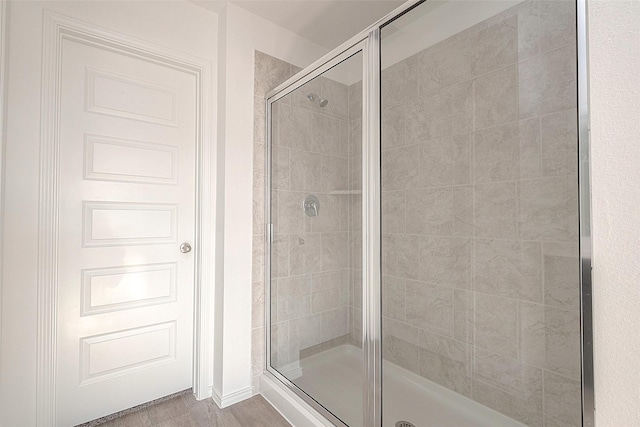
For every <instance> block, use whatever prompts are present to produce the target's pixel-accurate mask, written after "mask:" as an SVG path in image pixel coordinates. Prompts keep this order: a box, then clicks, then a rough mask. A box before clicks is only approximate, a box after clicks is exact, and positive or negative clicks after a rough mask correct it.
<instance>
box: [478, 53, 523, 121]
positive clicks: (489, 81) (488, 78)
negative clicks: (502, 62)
mask: <svg viewBox="0 0 640 427" xmlns="http://www.w3.org/2000/svg"><path fill="white" fill-rule="evenodd" d="M474 88H475V96H474V118H475V120H474V129H476V130H477V129H483V128H487V127H491V126H497V125H501V124H505V123H509V122H512V121H514V120H517V119H518V82H517V67H516V66H515V65H510V66H507V67H504V68H501V69H498V70H495V71H492V72H490V73H488V74H484V75H482V76H479V77H477V78H476V79H475V82H474Z"/></svg>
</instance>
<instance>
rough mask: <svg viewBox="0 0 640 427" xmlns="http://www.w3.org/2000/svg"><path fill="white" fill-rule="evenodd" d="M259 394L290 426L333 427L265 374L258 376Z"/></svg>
mask: <svg viewBox="0 0 640 427" xmlns="http://www.w3.org/2000/svg"><path fill="white" fill-rule="evenodd" d="M260 394H262V396H263V397H264V398H265V399H266V400H267V401H268V402H269V403H270V404H271V405H272V406H273V407H274V408H276V410H277V411H278V412H280V414H281V415H282V416H283V417H284V418H285V419H286V420H287V421H289V423H291V425H294V426H296V427H334V425H333V424H331V423H330V422H329V421H328V420H326V419H325V418H324V417H323V416H322V415H320V414H319V413H318V412H317V411H316V410H315V409H313V408H311V406H309V405H308V404H307V403H306V402H305V401H304V400H302V399H300V398H299V397H298V396H296V395H295V394H294V393H293V392H292V391H291V390H289V389H287V388H286V387H285V386H284V385H282V384H280V382H279V381H278V380H276V379H273V378H271V377H270V376H269V374H267V373H265V374H263V375H262V376H260Z"/></svg>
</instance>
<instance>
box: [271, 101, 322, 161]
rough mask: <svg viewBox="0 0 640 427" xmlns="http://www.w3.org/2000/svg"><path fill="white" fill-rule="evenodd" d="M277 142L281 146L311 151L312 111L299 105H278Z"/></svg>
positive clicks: (312, 146)
mask: <svg viewBox="0 0 640 427" xmlns="http://www.w3.org/2000/svg"><path fill="white" fill-rule="evenodd" d="M278 120H279V124H278V128H279V136H278V142H279V145H280V146H282V147H289V148H295V149H298V150H307V151H313V148H314V145H313V132H314V129H313V121H312V113H311V112H310V111H307V110H304V109H302V108H299V107H292V106H290V105H280V106H279V107H278Z"/></svg>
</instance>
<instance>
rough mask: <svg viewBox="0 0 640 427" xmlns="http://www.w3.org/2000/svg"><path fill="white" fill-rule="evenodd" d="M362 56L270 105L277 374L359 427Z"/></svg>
mask: <svg viewBox="0 0 640 427" xmlns="http://www.w3.org/2000/svg"><path fill="white" fill-rule="evenodd" d="M361 80H362V53H361V52H359V53H357V54H355V55H353V56H351V57H349V58H348V59H346V60H345V61H343V62H341V63H340V64H338V65H337V66H335V67H333V68H332V69H330V70H329V71H327V72H325V73H324V74H322V75H321V76H319V77H316V78H315V79H313V80H311V81H309V82H308V83H306V84H305V85H303V86H301V87H300V88H298V89H296V90H294V91H293V92H291V93H290V94H288V95H287V96H285V97H284V98H281V99H280V100H278V101H277V102H275V103H274V104H273V105H272V151H271V158H272V161H271V167H272V171H271V216H272V223H273V227H274V235H275V236H274V241H273V245H272V249H271V302H270V303H271V366H272V367H273V368H274V369H276V370H277V371H278V372H279V373H280V374H282V375H283V376H285V377H286V378H287V379H289V380H290V381H291V382H293V384H295V385H296V386H298V387H299V388H300V389H301V390H302V391H304V392H305V393H306V394H308V395H309V396H310V397H311V398H313V399H314V400H315V401H316V402H318V403H320V404H321V405H323V406H324V407H325V408H326V409H328V410H329V411H331V412H332V413H333V414H334V415H335V416H336V417H338V418H340V419H341V420H343V421H344V422H345V423H346V424H348V425H350V426H359V425H362V390H363V378H362V372H363V368H362V350H361V347H362V321H361V319H362V291H361V289H362V273H361V264H362V261H361V252H362V236H361V234H362V227H361V217H362V207H361V206H362V203H361V197H362V179H361V170H362V168H361V163H362V155H361V150H362V141H361V139H362V120H361V116H362V81H361Z"/></svg>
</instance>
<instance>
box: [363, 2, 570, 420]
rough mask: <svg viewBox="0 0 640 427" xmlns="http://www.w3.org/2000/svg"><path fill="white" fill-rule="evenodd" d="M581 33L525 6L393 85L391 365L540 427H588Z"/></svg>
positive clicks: (425, 58)
mask: <svg viewBox="0 0 640 427" xmlns="http://www.w3.org/2000/svg"><path fill="white" fill-rule="evenodd" d="M574 29H575V12H574V3H572V2H570V1H526V2H523V3H521V4H519V5H518V6H516V7H514V8H512V9H510V10H508V11H506V12H504V13H502V14H500V15H498V16H495V17H493V18H491V19H489V20H487V21H484V22H482V23H480V24H478V25H475V26H474V27H472V28H469V29H467V30H465V31H463V32H461V33H459V34H456V35H454V36H452V37H450V38H448V39H446V40H444V41H442V42H440V43H438V44H436V45H434V46H432V47H430V48H428V49H426V50H424V51H422V52H419V53H418V54H416V55H413V56H411V57H409V58H407V59H405V60H403V61H401V62H399V63H397V64H395V65H393V66H391V67H389V68H387V69H385V70H384V71H383V74H382V96H383V98H382V99H383V110H382V116H383V124H382V132H383V137H382V141H383V142H382V143H383V155H382V165H383V171H382V179H383V183H382V186H383V200H382V205H383V216H382V220H383V275H384V278H383V315H384V319H383V352H384V357H385V358H386V359H388V360H390V361H392V362H394V363H396V364H398V365H401V366H403V367H405V368H406V369H409V370H411V371H413V372H415V373H417V374H419V375H422V376H424V377H426V378H428V379H430V380H432V381H434V382H436V383H438V384H441V385H443V386H446V387H448V388H450V389H452V390H454V391H456V392H458V393H461V394H463V395H465V396H468V397H470V398H472V399H474V400H476V401H478V402H480V403H482V404H484V405H487V406H489V407H492V408H494V409H496V410H498V411H500V412H502V413H504V414H506V415H508V416H511V417H513V418H515V419H517V420H519V421H521V422H523V423H526V424H527V425H531V426H543V425H544V426H578V425H580V422H581V421H580V312H579V275H578V274H579V264H578V201H577V167H576V166H577V153H576V147H577V139H576V138H577V135H576V81H575V78H576V77H575V75H576V69H575V66H576V65H575V64H576V57H575V30H574ZM383 36H384V33H383ZM383 43H384V42H383ZM384 51H385V49H384V44H383V49H382V55H384ZM354 301H355V298H354ZM358 333H359V332H358V331H353V334H354V336H355V337H358V338H359V336H360V335H358Z"/></svg>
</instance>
